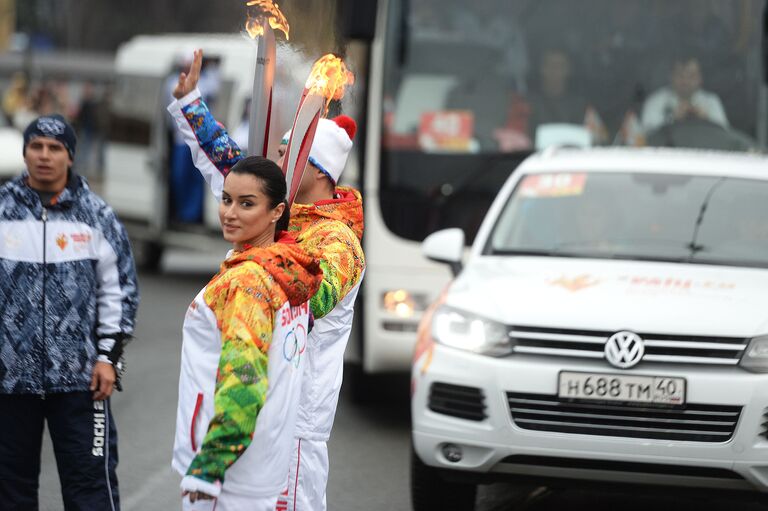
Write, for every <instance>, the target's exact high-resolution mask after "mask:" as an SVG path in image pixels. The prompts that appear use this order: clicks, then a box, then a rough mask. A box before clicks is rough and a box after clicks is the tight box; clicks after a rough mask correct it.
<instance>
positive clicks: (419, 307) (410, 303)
mask: <svg viewBox="0 0 768 511" xmlns="http://www.w3.org/2000/svg"><path fill="white" fill-rule="evenodd" d="M426 304H427V299H426V297H425V296H424V295H420V294H416V293H410V292H408V291H406V290H405V289H396V290H394V291H387V292H385V293H384V294H383V295H382V297H381V306H382V307H383V308H384V310H385V311H387V312H389V313H390V314H394V315H395V316H398V317H401V318H412V317H413V315H414V313H416V312H424V310H425V309H426V308H427V307H426Z"/></svg>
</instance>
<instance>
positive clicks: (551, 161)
mask: <svg viewBox="0 0 768 511" xmlns="http://www.w3.org/2000/svg"><path fill="white" fill-rule="evenodd" d="M518 170H519V171H522V172H525V173H539V172H648V173H673V174H692V175H717V176H720V175H725V176H734V177H743V178H757V179H766V180H768V156H766V155H763V154H755V153H735V152H724V151H704V150H696V149H664V148H618V147H617V148H613V147H610V148H590V149H571V148H556V149H547V150H545V151H543V152H541V153H536V154H534V155H532V156H531V157H529V158H528V159H527V160H525V161H524V162H523V163H522V165H520V168H519V169H518Z"/></svg>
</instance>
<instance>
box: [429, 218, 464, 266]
mask: <svg viewBox="0 0 768 511" xmlns="http://www.w3.org/2000/svg"><path fill="white" fill-rule="evenodd" d="M421 251H422V253H423V254H424V256H425V257H426V258H427V259H431V260H432V261H437V262H438V263H447V264H448V265H449V266H450V267H451V271H452V272H453V274H454V275H458V273H459V272H460V271H461V259H462V255H463V253H464V231H462V230H461V229H458V228H453V229H443V230H442V231H437V232H433V233H432V234H430V235H429V236H427V238H426V239H425V240H424V242H423V243H422V244H421Z"/></svg>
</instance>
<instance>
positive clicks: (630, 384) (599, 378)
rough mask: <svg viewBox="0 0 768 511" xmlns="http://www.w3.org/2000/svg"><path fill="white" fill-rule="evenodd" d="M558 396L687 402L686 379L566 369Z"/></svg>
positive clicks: (640, 401) (651, 402)
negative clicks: (570, 370)
mask: <svg viewBox="0 0 768 511" xmlns="http://www.w3.org/2000/svg"><path fill="white" fill-rule="evenodd" d="M558 397H560V398H561V399H586V400H594V401H621V402H625V403H646V404H654V405H671V406H679V405H684V404H685V378H670V377H666V376H634V375H632V376H630V375H624V374H600V373H574V372H567V371H563V372H561V373H560V377H559V382H558Z"/></svg>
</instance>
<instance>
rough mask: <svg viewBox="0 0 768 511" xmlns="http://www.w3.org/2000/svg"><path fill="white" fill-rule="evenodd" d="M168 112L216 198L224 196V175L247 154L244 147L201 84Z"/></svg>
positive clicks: (175, 102) (169, 108)
mask: <svg viewBox="0 0 768 511" xmlns="http://www.w3.org/2000/svg"><path fill="white" fill-rule="evenodd" d="M168 112H169V113H170V114H171V116H172V117H173V120H174V122H176V126H177V127H178V128H179V131H180V132H181V134H182V136H183V137H184V141H185V142H186V143H187V145H188V146H189V149H190V151H192V161H194V163H195V167H197V169H198V170H199V171H200V173H201V174H202V175H203V177H204V178H205V181H206V182H207V183H208V186H210V187H211V191H212V192H213V195H215V196H216V199H217V200H221V192H222V190H223V189H224V178H225V177H226V175H227V173H228V172H229V169H231V168H232V167H233V166H234V165H235V163H237V162H238V161H240V160H241V159H243V157H244V155H243V153H242V151H241V150H240V147H238V145H237V143H236V142H235V141H234V140H233V139H232V137H230V136H229V133H228V132H227V130H226V128H224V126H223V125H222V124H221V123H219V122H218V121H216V119H215V118H214V117H213V114H211V111H210V110H209V109H208V105H206V104H205V101H203V98H202V96H201V94H200V90H199V89H197V88H195V90H193V91H192V92H190V93H189V94H187V95H186V96H184V97H183V98H181V99H179V100H176V101H174V102H173V103H171V104H170V105H169V106H168Z"/></svg>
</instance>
